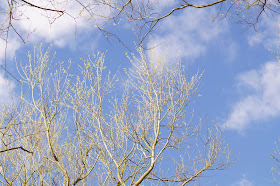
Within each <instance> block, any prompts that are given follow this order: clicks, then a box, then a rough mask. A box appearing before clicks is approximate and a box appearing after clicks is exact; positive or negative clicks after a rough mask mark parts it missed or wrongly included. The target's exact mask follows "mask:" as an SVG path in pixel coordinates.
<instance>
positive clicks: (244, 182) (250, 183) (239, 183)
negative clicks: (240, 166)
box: [231, 176, 254, 186]
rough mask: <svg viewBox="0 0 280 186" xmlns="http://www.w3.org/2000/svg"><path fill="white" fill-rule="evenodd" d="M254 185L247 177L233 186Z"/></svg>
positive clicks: (232, 185)
mask: <svg viewBox="0 0 280 186" xmlns="http://www.w3.org/2000/svg"><path fill="white" fill-rule="evenodd" d="M253 185H254V184H253V183H252V182H251V181H249V180H248V179H246V177H245V176H243V178H242V179H241V180H239V181H237V182H235V183H233V184H231V186H253Z"/></svg>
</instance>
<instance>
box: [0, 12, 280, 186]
mask: <svg viewBox="0 0 280 186" xmlns="http://www.w3.org/2000/svg"><path fill="white" fill-rule="evenodd" d="M25 11H26V13H27V14H29V15H30V17H31V19H29V20H23V21H20V22H18V23H16V26H17V28H18V29H19V30H20V31H21V32H22V33H25V30H30V31H32V33H31V34H30V35H29V36H28V40H29V42H28V43H27V44H25V45H24V44H23V43H22V42H21V41H20V39H19V38H18V37H17V36H16V35H15V34H14V33H11V34H10V37H9V41H10V43H9V44H8V48H7V66H8V69H9V70H10V71H11V72H12V73H16V68H15V58H16V59H17V61H21V60H22V61H24V60H28V58H27V51H32V50H33V46H34V45H40V43H43V46H44V47H45V48H47V47H48V46H49V45H50V44H53V47H52V51H56V52H57V55H56V56H57V57H56V59H57V60H63V61H67V60H68V59H69V58H71V59H72V60H73V61H74V62H75V63H79V62H80V61H79V58H80V57H86V56H88V55H89V54H91V53H92V52H93V51H101V52H106V62H105V65H106V66H107V67H108V68H109V69H110V70H112V71H113V72H114V71H116V70H118V69H122V68H125V67H129V66H130V63H129V61H128V59H127V58H126V56H125V52H130V51H128V49H127V48H126V47H124V46H123V45H121V44H120V43H118V41H117V39H114V38H111V39H110V42H108V41H107V40H106V38H105V37H104V36H103V35H102V33H100V31H99V30H97V29H96V28H95V27H94V26H93V24H91V22H89V21H87V20H85V19H82V18H80V19H78V20H77V22H75V21H73V19H72V18H71V17H69V16H63V17H61V18H59V19H57V20H56V21H55V22H54V23H53V24H52V25H49V24H48V21H47V20H46V19H45V18H44V17H42V16H41V14H40V13H39V12H38V10H34V9H32V10H31V9H30V8H26V10H25ZM70 11H71V12H72V13H73V14H78V10H76V9H75V6H72V7H71V6H70ZM217 12H218V11H217V7H212V8H207V9H191V8H190V9H184V10H182V11H180V12H178V13H176V14H174V15H172V16H170V17H168V18H166V19H164V20H162V22H160V24H158V26H157V27H156V29H155V30H154V31H153V33H152V35H151V36H150V37H149V38H147V39H146V40H145V42H144V45H145V46H147V47H149V46H152V47H153V46H157V47H155V48H154V49H153V50H150V51H147V54H148V55H156V56H160V55H161V54H165V55H166V56H165V60H166V63H170V64H172V63H176V61H177V59H178V58H180V59H181V61H182V64H183V65H184V66H185V68H186V71H187V72H190V73H191V74H194V73H196V72H197V71H200V72H202V71H204V75H203V77H202V86H201V90H200V92H199V93H200V94H201V95H202V96H201V97H200V98H199V99H197V100H196V103H195V104H194V108H195V112H196V114H197V115H199V116H203V117H204V118H206V119H207V120H215V121H216V122H218V123H219V124H220V125H221V126H223V127H225V132H224V138H225V140H226V142H227V143H229V144H230V147H231V150H232V152H233V158H236V159H237V162H236V163H235V164H234V165H232V166H231V167H229V168H228V169H226V170H224V171H217V172H212V173H210V174H209V175H208V174H207V176H209V177H205V178H203V182H202V183H203V184H205V183H207V184H208V185H221V186H223V185H229V186H262V185H275V184H274V183H272V182H271V181H272V180H273V177H272V171H271V167H272V166H273V165H274V162H273V160H272V159H271V158H270V156H269V155H270V154H272V153H273V149H274V148H275V146H274V142H275V141H277V140H278V138H279V137H280V133H279V119H280V96H279V93H280V63H279V62H278V61H277V58H276V54H274V53H273V52H271V51H269V50H268V49H271V50H272V51H276V52H277V51H278V50H279V46H280V45H279V42H280V38H279V19H278V17H277V16H274V17H267V16H266V15H263V16H262V17H261V19H260V21H259V23H258V29H257V32H256V31H255V30H253V29H249V30H245V29H244V27H243V25H241V24H237V23H236V19H234V18H233V19H231V18H226V19H222V20H220V21H215V22H211V19H212V17H211V16H212V15H216V14H217ZM76 24H77V25H76ZM76 26H77V27H76ZM112 27H113V26H112ZM129 27H130V26H129V25H122V26H120V27H118V28H113V29H114V30H115V31H116V33H117V34H118V36H119V37H120V38H121V39H122V40H123V41H124V42H125V43H126V45H127V47H128V48H129V49H130V50H132V52H136V51H135V43H137V40H136V38H135V36H134V35H133V33H132V32H131V30H130V29H129ZM109 29H110V27H109ZM4 49H5V42H4V41H2V40H0V62H1V64H4V59H5V55H4V54H5V52H4ZM9 80H10V82H11V88H8V86H7V84H6V81H5V74H4V72H3V71H2V72H1V73H0V98H1V101H4V102H7V100H8V98H9V97H10V95H11V93H12V92H13V91H16V90H18V87H17V83H16V82H15V81H14V80H13V79H12V78H9Z"/></svg>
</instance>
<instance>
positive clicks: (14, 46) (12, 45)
mask: <svg viewBox="0 0 280 186" xmlns="http://www.w3.org/2000/svg"><path fill="white" fill-rule="evenodd" d="M6 44H7V45H6ZM19 48H20V41H19V40H18V39H17V38H12V39H9V41H8V42H7V43H6V41H5V40H3V39H0V64H3V63H4V60H5V58H6V59H12V58H13V57H14V56H15V52H16V51H17V50H18V49H19Z"/></svg>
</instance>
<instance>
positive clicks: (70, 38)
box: [16, 1, 93, 47]
mask: <svg viewBox="0 0 280 186" xmlns="http://www.w3.org/2000/svg"><path fill="white" fill-rule="evenodd" d="M71 2H72V1H71ZM36 5H37V4H36ZM64 6H66V5H64ZM64 6H63V4H61V5H60V6H59V5H58V7H59V8H57V9H59V10H64V9H65V7H64ZM49 8H52V9H54V8H53V7H49ZM80 8H81V7H80V6H77V4H73V3H70V2H69V4H67V8H66V10H67V13H68V15H67V14H64V15H62V16H61V17H60V16H59V14H58V13H56V12H50V11H48V12H45V11H42V10H41V9H37V8H34V7H30V6H22V7H20V8H18V11H17V14H21V13H22V14H23V16H22V17H26V18H25V19H21V20H19V21H18V22H16V28H18V29H19V30H20V31H21V33H24V32H27V33H31V35H30V37H29V41H31V42H38V41H41V40H43V41H45V42H49V43H54V44H55V45H57V46H59V47H64V46H65V45H73V44H74V42H75V34H76V32H75V31H77V30H76V29H78V31H79V30H82V31H83V33H86V32H87V31H89V30H91V29H93V26H92V25H90V24H88V22H87V20H86V19H85V18H81V17H79V13H80ZM69 15H71V16H69ZM74 18H75V19H74Z"/></svg>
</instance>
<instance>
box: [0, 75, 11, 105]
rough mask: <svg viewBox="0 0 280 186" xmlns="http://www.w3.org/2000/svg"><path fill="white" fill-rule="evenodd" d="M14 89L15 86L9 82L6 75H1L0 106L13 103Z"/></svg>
mask: <svg viewBox="0 0 280 186" xmlns="http://www.w3.org/2000/svg"><path fill="white" fill-rule="evenodd" d="M13 89H14V84H13V83H11V82H7V80H6V79H5V78H4V75H3V74H0V105H1V104H3V103H9V102H10V101H11V98H12V92H13Z"/></svg>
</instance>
